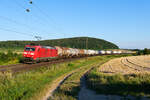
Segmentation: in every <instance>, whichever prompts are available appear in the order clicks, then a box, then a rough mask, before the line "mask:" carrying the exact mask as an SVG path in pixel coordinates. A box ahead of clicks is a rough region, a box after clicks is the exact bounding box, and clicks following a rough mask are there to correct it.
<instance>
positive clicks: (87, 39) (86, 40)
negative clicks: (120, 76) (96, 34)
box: [86, 37, 88, 49]
mask: <svg viewBox="0 0 150 100" xmlns="http://www.w3.org/2000/svg"><path fill="white" fill-rule="evenodd" d="M86 49H88V37H87V38H86Z"/></svg>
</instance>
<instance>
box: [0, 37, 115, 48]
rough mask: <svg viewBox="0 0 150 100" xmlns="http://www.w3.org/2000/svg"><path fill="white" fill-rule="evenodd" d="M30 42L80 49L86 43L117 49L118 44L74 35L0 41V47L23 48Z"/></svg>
mask: <svg viewBox="0 0 150 100" xmlns="http://www.w3.org/2000/svg"><path fill="white" fill-rule="evenodd" d="M87 38H88V39H87ZM87 40H88V42H87ZM30 43H34V44H37V45H39V44H40V45H45V46H63V47H71V48H80V49H85V48H86V43H87V44H88V45H87V48H88V49H95V50H99V49H118V46H117V45H115V44H113V43H111V42H108V41H105V40H102V39H97V38H91V37H75V38H65V39H54V40H42V41H1V42H0V48H23V47H24V46H25V45H26V44H30Z"/></svg>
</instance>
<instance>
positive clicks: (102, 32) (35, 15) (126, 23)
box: [0, 0, 150, 49]
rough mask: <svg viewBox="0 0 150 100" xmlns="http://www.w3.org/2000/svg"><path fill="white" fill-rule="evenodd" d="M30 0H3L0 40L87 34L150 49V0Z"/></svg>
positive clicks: (122, 46) (0, 7)
mask: <svg viewBox="0 0 150 100" xmlns="http://www.w3.org/2000/svg"><path fill="white" fill-rule="evenodd" d="M29 1H30V0H0V41H6V40H36V39H35V38H34V37H35V36H41V37H42V39H43V40H45V39H58V38H68V37H80V36H88V37H94V38H100V39H104V40H107V41H110V42H113V43H115V44H117V45H118V46H119V47H120V48H125V49H134V48H139V49H142V48H150V39H149V38H150V6H149V5H150V0H32V2H33V4H30V3H29ZM26 9H29V10H30V11H29V12H27V11H26Z"/></svg>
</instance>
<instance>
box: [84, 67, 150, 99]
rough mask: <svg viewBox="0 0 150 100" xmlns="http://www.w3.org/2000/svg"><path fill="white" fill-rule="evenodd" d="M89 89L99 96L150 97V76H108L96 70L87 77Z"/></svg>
mask: <svg viewBox="0 0 150 100" xmlns="http://www.w3.org/2000/svg"><path fill="white" fill-rule="evenodd" d="M87 83H88V84H87V85H88V88H90V89H92V90H95V91H96V92H97V93H99V94H115V95H123V96H126V95H133V96H149V95H150V74H138V75H136V74H132V75H122V74H111V75H110V74H106V73H101V72H99V71H98V70H97V69H96V68H95V69H94V70H92V71H91V72H90V73H89V74H88V75H87Z"/></svg>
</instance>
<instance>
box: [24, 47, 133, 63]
mask: <svg viewBox="0 0 150 100" xmlns="http://www.w3.org/2000/svg"><path fill="white" fill-rule="evenodd" d="M128 53H133V52H132V51H125V50H86V49H75V48H66V47H60V46H55V47H50V46H32V45H26V46H25V48H24V52H23V58H24V59H23V62H24V63H28V62H31V63H37V62H41V61H50V60H52V59H60V58H73V57H83V56H94V55H106V54H107V55H111V54H128Z"/></svg>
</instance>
